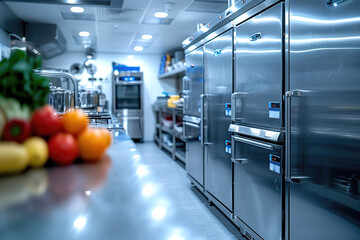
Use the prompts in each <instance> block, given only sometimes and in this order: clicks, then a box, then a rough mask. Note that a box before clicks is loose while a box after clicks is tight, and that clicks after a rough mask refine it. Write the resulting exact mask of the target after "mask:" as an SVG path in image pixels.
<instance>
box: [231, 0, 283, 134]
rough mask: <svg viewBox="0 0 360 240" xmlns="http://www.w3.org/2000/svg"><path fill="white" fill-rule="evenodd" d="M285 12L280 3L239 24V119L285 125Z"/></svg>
mask: <svg viewBox="0 0 360 240" xmlns="http://www.w3.org/2000/svg"><path fill="white" fill-rule="evenodd" d="M282 12H283V8H282V5H281V4H278V5H276V6H274V7H272V8H270V9H268V10H266V11H265V12H263V13H261V14H259V15H257V16H255V17H253V18H251V19H250V20H248V21H246V22H245V23H242V24H240V25H239V26H238V27H237V28H236V31H235V35H236V37H235V81H234V92H235V93H234V94H233V99H232V114H233V120H234V121H235V122H236V123H239V124H244V125H250V126H258V127H265V128H271V129H278V130H280V128H281V127H282V126H283V120H282V119H283V111H282V110H283V100H282V98H283V51H282V49H283V40H282V39H283V34H282V33H283V21H282V18H283V13H282Z"/></svg>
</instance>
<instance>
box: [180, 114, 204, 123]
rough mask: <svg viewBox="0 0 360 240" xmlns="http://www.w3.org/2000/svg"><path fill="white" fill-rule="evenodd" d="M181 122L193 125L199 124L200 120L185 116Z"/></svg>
mask: <svg viewBox="0 0 360 240" xmlns="http://www.w3.org/2000/svg"><path fill="white" fill-rule="evenodd" d="M183 121H184V122H191V123H194V124H200V121H201V118H198V117H193V116H187V115H185V116H184V117H183Z"/></svg>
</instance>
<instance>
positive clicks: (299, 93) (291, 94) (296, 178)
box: [285, 89, 310, 184]
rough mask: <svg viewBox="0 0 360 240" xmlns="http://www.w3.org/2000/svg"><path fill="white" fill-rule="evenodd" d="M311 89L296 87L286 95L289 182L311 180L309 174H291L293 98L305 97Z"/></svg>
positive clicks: (286, 171) (286, 177) (287, 177)
mask: <svg viewBox="0 0 360 240" xmlns="http://www.w3.org/2000/svg"><path fill="white" fill-rule="evenodd" d="M308 92H310V91H308V90H300V89H296V90H291V91H287V92H286V93H285V96H286V105H287V111H286V112H287V117H286V122H287V123H286V124H287V126H286V152H287V157H286V164H285V166H286V169H285V180H286V181H287V182H291V183H294V184H302V183H305V182H308V181H309V180H310V177H309V176H301V175H300V176H292V174H291V152H290V151H291V139H290V138H291V98H294V97H303V96H304V95H305V94H306V93H308Z"/></svg>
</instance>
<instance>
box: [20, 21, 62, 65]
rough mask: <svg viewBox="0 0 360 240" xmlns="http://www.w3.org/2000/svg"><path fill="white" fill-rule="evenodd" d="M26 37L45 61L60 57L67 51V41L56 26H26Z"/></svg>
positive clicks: (35, 24) (31, 24) (32, 24)
mask: <svg viewBox="0 0 360 240" xmlns="http://www.w3.org/2000/svg"><path fill="white" fill-rule="evenodd" d="M25 37H26V40H27V41H29V42H31V43H32V44H33V45H34V46H35V47H36V48H37V50H38V51H39V52H40V53H41V55H42V56H43V57H44V58H45V59H49V58H53V57H56V56H59V55H61V54H63V53H64V52H65V51H66V40H65V38H64V36H63V34H62V33H61V31H60V29H59V27H58V26H56V25H55V24H41V23H30V24H26V26H25Z"/></svg>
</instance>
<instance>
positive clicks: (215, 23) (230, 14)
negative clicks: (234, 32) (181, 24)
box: [182, 0, 264, 48]
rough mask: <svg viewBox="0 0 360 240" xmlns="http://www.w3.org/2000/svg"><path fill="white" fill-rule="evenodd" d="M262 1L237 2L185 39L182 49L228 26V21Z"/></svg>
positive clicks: (262, 0) (246, 0)
mask: <svg viewBox="0 0 360 240" xmlns="http://www.w3.org/2000/svg"><path fill="white" fill-rule="evenodd" d="M261 2H264V0H242V1H237V2H236V3H235V4H233V5H232V6H230V7H229V8H228V9H226V10H225V11H224V12H223V13H221V14H220V15H219V16H217V17H216V18H214V19H213V20H211V21H210V22H208V23H207V24H205V25H204V26H203V27H202V28H201V29H200V30H199V31H197V32H196V33H194V34H193V35H191V36H190V37H188V38H186V39H185V40H184V41H183V42H182V45H183V48H188V47H190V46H192V45H193V44H196V43H197V42H199V41H201V40H202V39H203V38H205V37H207V36H208V35H209V34H211V33H212V32H214V31H216V30H217V29H218V28H221V27H222V26H224V25H226V24H228V23H229V22H230V21H232V20H234V19H235V18H237V17H238V16H239V15H242V14H244V13H246V12H247V11H249V10H250V9H252V8H253V7H255V6H257V5H258V4H260V3H261Z"/></svg>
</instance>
